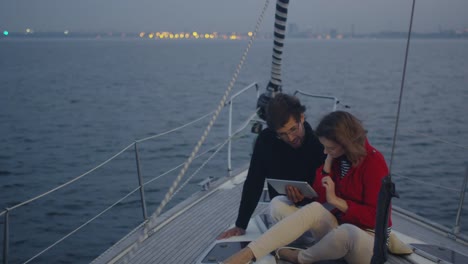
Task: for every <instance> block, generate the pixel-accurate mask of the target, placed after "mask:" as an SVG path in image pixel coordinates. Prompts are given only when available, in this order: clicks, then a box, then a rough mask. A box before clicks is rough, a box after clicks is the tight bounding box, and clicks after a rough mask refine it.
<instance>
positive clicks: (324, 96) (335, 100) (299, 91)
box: [294, 90, 340, 111]
mask: <svg viewBox="0 0 468 264" xmlns="http://www.w3.org/2000/svg"><path fill="white" fill-rule="evenodd" d="M297 94H300V95H304V96H307V97H311V98H318V99H327V100H333V111H336V108H337V106H338V104H339V103H340V101H339V100H338V98H337V97H335V96H327V95H320V94H311V93H307V92H304V91H301V90H296V91H295V92H294V95H297Z"/></svg>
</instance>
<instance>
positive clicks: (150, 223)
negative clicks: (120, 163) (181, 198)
mask: <svg viewBox="0 0 468 264" xmlns="http://www.w3.org/2000/svg"><path fill="white" fill-rule="evenodd" d="M269 2H270V1H269V0H266V1H265V5H264V7H263V10H262V12H261V14H260V16H259V18H258V20H257V24H256V25H255V30H254V32H253V34H252V36H251V37H250V40H249V43H248V44H247V47H246V49H245V51H244V53H243V55H242V58H241V60H240V62H239V64H238V65H237V68H236V71H235V73H234V75H233V77H232V79H231V82H230V83H229V85H228V87H227V89H226V91H225V93H224V96H223V98H222V99H221V101H220V102H219V105H218V108H217V109H216V111H215V113H214V114H213V117H212V118H211V120H210V123H209V124H208V126H207V127H206V129H205V131H204V133H203V135H202V136H201V138H200V140H199V141H198V143H197V145H196V146H195V148H194V149H193V151H192V154H190V157H189V158H188V159H187V162H186V163H185V165H184V167H183V168H182V170H181V171H180V173H179V175H178V176H177V178H176V179H175V181H174V182H173V184H172V186H171V187H170V188H169V190H168V192H167V193H166V195H165V197H164V200H163V201H162V202H161V204H160V205H159V207H158V208H157V209H156V212H155V213H154V214H153V215H152V216H151V217H150V219H149V220H148V222H147V223H146V224H145V226H144V229H143V233H142V234H141V235H140V236H139V237H138V240H137V241H136V244H133V245H132V246H131V248H130V251H129V253H128V254H127V255H126V256H125V259H124V263H128V262H129V260H130V259H131V258H132V257H133V256H134V254H135V253H136V251H137V250H138V248H139V247H140V245H141V243H142V242H143V241H144V240H145V239H146V238H147V237H148V232H149V230H150V228H152V227H153V225H154V224H155V223H156V218H157V217H158V216H159V215H160V214H161V212H162V210H163V209H164V207H165V206H166V205H167V203H168V202H169V200H170V199H171V197H172V196H173V193H174V191H175V189H176V188H177V186H178V185H179V182H180V181H181V180H182V177H183V176H184V175H185V173H186V171H187V169H188V167H189V165H190V164H191V163H192V161H193V159H194V157H195V155H196V154H197V152H198V150H199V149H200V147H201V145H202V144H203V142H204V141H205V139H206V137H207V135H208V133H209V132H210V130H211V127H212V126H213V124H214V122H215V121H216V119H217V117H218V115H219V113H220V112H221V109H222V108H223V107H224V105H225V102H226V100H227V96H228V95H229V93H230V92H231V90H232V88H233V87H234V83H235V82H236V80H237V77H238V75H239V72H240V70H241V68H242V66H243V64H244V62H245V59H246V57H247V54H248V52H249V50H250V47H251V46H252V43H253V40H254V39H255V37H256V35H257V33H258V30H259V28H260V24H261V23H262V21H263V16H264V14H265V11H266V10H267V7H268V5H269Z"/></svg>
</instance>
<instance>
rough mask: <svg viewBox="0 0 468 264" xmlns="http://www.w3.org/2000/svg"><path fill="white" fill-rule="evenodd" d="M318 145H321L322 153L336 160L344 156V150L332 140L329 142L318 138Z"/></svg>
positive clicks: (323, 138)
mask: <svg viewBox="0 0 468 264" xmlns="http://www.w3.org/2000/svg"><path fill="white" fill-rule="evenodd" d="M319 140H320V143H322V145H323V153H325V154H327V155H330V156H331V157H332V158H334V159H336V158H338V157H341V156H342V155H344V154H345V151H344V148H343V147H342V146H341V145H340V144H338V143H336V142H335V141H333V140H329V139H327V138H325V137H319Z"/></svg>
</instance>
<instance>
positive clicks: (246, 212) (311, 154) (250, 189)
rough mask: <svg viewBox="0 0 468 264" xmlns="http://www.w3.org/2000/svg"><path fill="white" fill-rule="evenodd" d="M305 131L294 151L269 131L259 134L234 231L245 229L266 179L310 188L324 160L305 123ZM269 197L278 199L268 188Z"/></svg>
mask: <svg viewBox="0 0 468 264" xmlns="http://www.w3.org/2000/svg"><path fill="white" fill-rule="evenodd" d="M304 128H305V137H304V142H303V144H302V146H301V147H299V148H297V149H295V148H293V147H291V146H290V145H288V144H287V143H286V142H284V141H283V140H281V139H278V138H277V136H276V132H275V131H273V130H272V129H270V128H266V129H264V130H263V131H262V132H261V133H260V135H259V136H258V138H257V141H256V143H255V147H254V151H253V154H252V158H251V160H250V167H249V172H248V174H247V178H246V180H245V182H244V187H243V190H242V198H241V202H240V206H239V214H238V216H237V220H236V226H237V227H240V228H243V229H247V225H248V223H249V219H250V217H251V216H252V214H253V212H254V210H255V208H256V207H257V204H258V201H259V199H260V196H261V195H262V191H263V186H264V182H265V178H273V179H283V180H296V181H307V182H309V183H310V184H311V185H312V183H313V181H314V179H315V171H316V170H317V168H318V167H319V166H320V165H322V164H323V162H324V160H325V157H326V156H325V154H324V153H323V146H322V145H321V144H320V142H319V141H318V139H317V137H316V136H315V135H314V132H313V130H312V128H311V127H310V125H309V123H307V122H304ZM268 193H269V195H270V197H271V198H273V197H275V196H277V195H278V193H277V192H276V191H275V190H274V189H273V188H272V187H271V186H270V185H268Z"/></svg>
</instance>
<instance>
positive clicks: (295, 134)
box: [276, 114, 305, 148]
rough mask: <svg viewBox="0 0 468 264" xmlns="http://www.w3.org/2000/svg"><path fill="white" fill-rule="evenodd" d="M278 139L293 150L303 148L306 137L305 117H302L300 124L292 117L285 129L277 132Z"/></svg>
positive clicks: (282, 128)
mask: <svg viewBox="0 0 468 264" xmlns="http://www.w3.org/2000/svg"><path fill="white" fill-rule="evenodd" d="M276 134H277V135H278V138H280V139H281V140H283V141H284V142H286V143H287V144H288V145H290V146H291V147H293V148H299V147H300V146H302V143H303V142H304V137H305V129H304V115H303V114H302V115H301V118H300V120H299V122H298V121H297V120H296V119H294V117H292V116H290V117H289V120H288V122H286V124H284V126H283V127H281V128H280V129H278V130H276Z"/></svg>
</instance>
